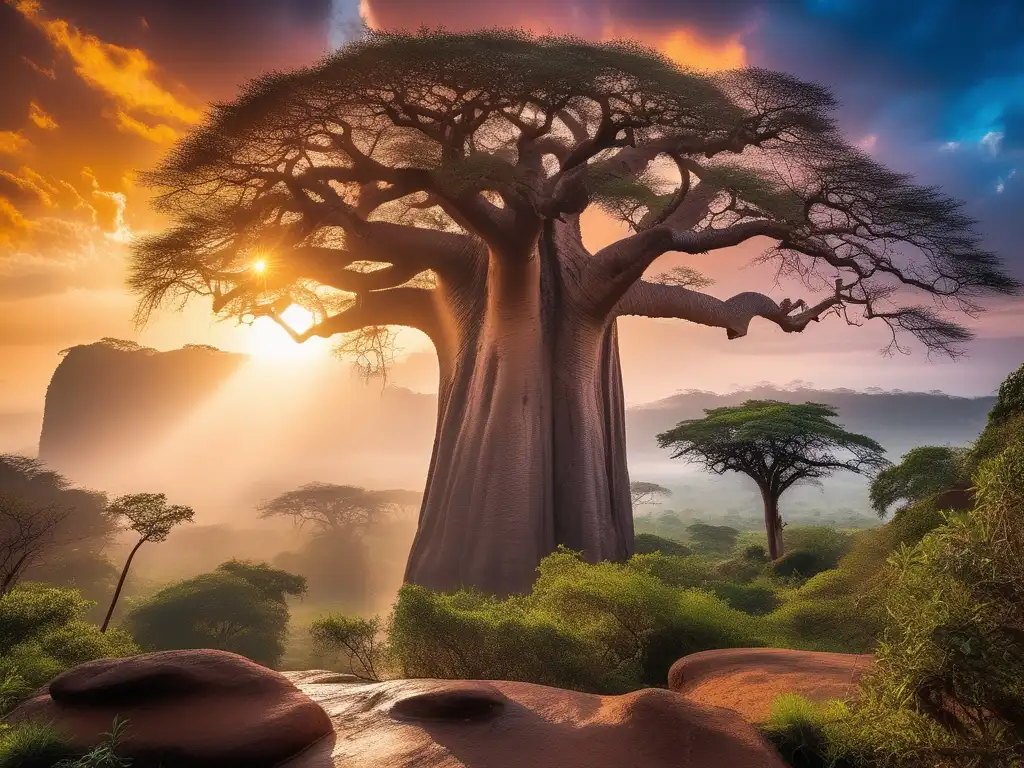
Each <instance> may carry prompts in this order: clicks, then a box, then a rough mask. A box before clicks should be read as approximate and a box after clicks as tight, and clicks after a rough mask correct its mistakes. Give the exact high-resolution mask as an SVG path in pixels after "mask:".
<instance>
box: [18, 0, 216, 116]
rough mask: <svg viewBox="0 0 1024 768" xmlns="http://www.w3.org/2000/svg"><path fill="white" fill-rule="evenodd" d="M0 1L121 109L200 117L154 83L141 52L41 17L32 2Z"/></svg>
mask: <svg viewBox="0 0 1024 768" xmlns="http://www.w3.org/2000/svg"><path fill="white" fill-rule="evenodd" d="M6 2H7V3H8V4H9V5H11V6H13V7H14V9H15V10H17V11H18V12H19V13H21V15H22V16H24V17H25V18H26V19H28V21H30V22H31V23H32V24H33V25H34V26H35V27H36V28H37V29H39V30H40V31H41V32H42V33H43V34H44V35H46V38H47V39H48V40H49V41H50V44H51V45H52V46H53V47H54V48H55V49H56V50H58V51H62V52H63V53H65V54H67V55H68V56H69V57H70V58H71V60H72V61H73V62H74V66H75V73H76V74H77V75H78V76H79V77H81V78H82V80H84V81H85V82H86V83H87V84H88V85H90V86H91V87H93V88H95V89H96V90H98V91H100V92H102V93H104V94H106V95H107V96H108V97H109V98H111V99H112V100H113V101H114V102H116V103H117V104H118V106H119V108H120V109H121V110H122V111H131V112H137V113H142V114H146V115H150V116H152V117H156V118H161V119H165V120H173V121H176V122H179V123H184V124H186V125H188V124H192V123H196V122H198V121H199V120H200V119H201V117H202V113H201V112H199V111H198V110H196V109H194V108H192V107H190V106H188V105H187V104H185V103H183V102H182V101H180V100H179V99H178V98H177V97H176V96H175V95H174V94H173V93H171V92H170V91H169V90H167V89H166V88H164V87H163V86H162V85H160V83H159V82H158V81H157V67H156V65H155V64H154V63H153V62H152V61H151V60H150V59H149V57H148V56H147V55H146V54H145V52H144V51H141V50H139V49H138V48H124V47H122V46H119V45H114V44H112V43H107V42H104V41H103V40H100V39H99V38H98V37H96V36H95V35H91V34H89V33H87V32H83V31H81V30H79V29H78V28H77V27H75V26H73V25H72V24H69V23H68V22H67V21H64V20H62V19H49V18H46V17H45V16H44V15H43V11H42V6H41V5H40V4H39V3H38V2H36V0H6ZM136 121H137V122H140V123H141V121H138V120H137V119H136Z"/></svg>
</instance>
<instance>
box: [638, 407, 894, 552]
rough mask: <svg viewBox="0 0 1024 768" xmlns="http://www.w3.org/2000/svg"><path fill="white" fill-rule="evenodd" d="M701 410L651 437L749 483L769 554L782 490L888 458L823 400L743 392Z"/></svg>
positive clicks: (869, 470) (879, 465)
mask: <svg viewBox="0 0 1024 768" xmlns="http://www.w3.org/2000/svg"><path fill="white" fill-rule="evenodd" d="M704 414H705V416H704V418H703V419H689V420H687V421H681V422H679V423H678V424H676V426H675V427H673V428H672V429H670V430H668V431H667V432H662V433H661V434H660V435H658V445H659V446H660V447H662V448H670V449H671V450H672V458H673V459H686V460H687V461H691V462H694V463H697V464H701V465H703V467H704V469H706V470H707V471H708V472H714V473H715V474H717V475H724V474H725V473H726V472H739V473H741V474H744V475H746V476H747V477H749V478H750V479H751V480H753V481H754V482H755V483H756V484H757V488H758V490H759V491H760V492H761V498H762V499H763V501H764V525H765V531H766V532H767V534H768V554H769V556H770V557H771V559H772V560H775V559H776V558H778V557H779V556H780V555H781V554H782V550H783V547H782V516H781V515H780V514H779V499H780V498H781V496H782V494H784V493H785V492H786V491H788V490H789V489H790V488H792V487H793V486H794V485H796V484H797V483H807V482H815V481H817V480H819V479H820V478H823V477H828V476H829V475H832V474H834V473H835V472H838V471H840V470H846V471H847V472H856V473H857V474H861V475H869V474H874V473H875V472H877V471H879V470H884V469H885V468H886V467H888V466H889V462H888V460H886V458H885V450H884V449H883V448H882V446H880V445H879V444H878V443H876V442H875V441H874V440H872V439H871V438H870V437H865V436H864V435H858V434H856V433H854V432H847V431H846V430H845V429H843V428H842V426H840V425H839V424H836V423H835V422H833V421H832V419H833V418H835V417H836V415H837V411H836V409H835V408H834V407H832V406H831V405H822V404H820V403H782V402H779V401H777V400H747V401H746V402H745V403H743V405H736V406H725V407H722V408H705V409H704ZM690 528H691V530H692V529H693V528H694V526H690Z"/></svg>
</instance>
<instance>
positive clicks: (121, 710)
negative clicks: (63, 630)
mask: <svg viewBox="0 0 1024 768" xmlns="http://www.w3.org/2000/svg"><path fill="white" fill-rule="evenodd" d="M115 716H119V717H121V718H122V719H126V720H128V728H127V730H126V731H125V733H124V737H123V740H122V742H121V743H122V746H121V748H120V749H119V750H118V754H120V755H122V756H125V757H130V758H134V759H135V760H136V761H137V764H139V765H149V764H152V765H156V764H157V762H160V763H162V765H163V766H164V768H176V767H177V766H188V768H206V767H207V766H208V767H209V768H235V767H236V766H237V767H238V768H242V767H243V766H244V767H245V768H262V767H263V766H266V768H270V767H271V766H274V765H277V764H279V763H280V762H281V761H282V760H286V759H287V758H290V757H292V756H294V755H296V754H297V753H299V752H301V751H302V750H303V749H306V748H307V747H308V746H310V745H311V744H313V743H314V742H316V741H317V740H319V739H322V738H323V737H324V736H327V735H329V734H330V733H331V732H332V726H331V721H330V719H329V718H328V717H327V715H326V713H325V712H324V711H323V709H321V708H320V707H319V706H317V704H315V703H314V702H313V701H312V700H311V699H310V698H309V697H308V696H306V695H305V694H303V693H302V692H301V691H300V690H299V689H298V688H296V687H295V685H293V684H292V683H291V682H290V681H289V680H288V679H287V678H286V677H284V676H283V675H281V674H280V673H278V672H274V671H272V670H269V669H266V668H264V667H261V666H259V665H258V664H255V663H253V662H251V661H249V660H248V659H246V658H243V657H242V656H237V655H235V654H233V653H227V652H225V651H213V650H196V651H163V652H159V653H148V654H143V655H141V656H135V657H133V658H128V659H101V660H98V661H92V662H88V663H86V664H82V665H80V666H78V667H75V668H74V669H71V670H69V671H68V672H65V673H64V674H62V675H60V676H59V677H57V678H55V679H54V680H53V681H52V682H51V683H50V685H49V689H48V693H45V694H43V695H40V696H36V697H35V698H33V699H30V700H29V701H27V702H25V703H24V704H22V705H21V706H20V707H18V709H17V710H15V712H14V713H13V714H12V715H11V719H12V720H20V719H41V720H50V721H53V722H54V723H56V725H57V727H58V728H59V729H60V730H61V731H63V732H64V733H65V734H66V736H67V737H68V738H69V740H70V741H71V743H73V744H75V745H77V746H82V747H86V748H88V747H91V746H93V745H94V744H96V743H97V742H99V741H101V740H102V734H104V733H105V732H107V731H109V730H110V727H111V724H112V722H113V720H114V717H115Z"/></svg>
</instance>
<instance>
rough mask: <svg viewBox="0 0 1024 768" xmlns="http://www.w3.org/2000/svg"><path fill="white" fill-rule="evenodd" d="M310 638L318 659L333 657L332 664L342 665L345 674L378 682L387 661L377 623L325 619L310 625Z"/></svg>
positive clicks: (359, 619)
mask: <svg viewBox="0 0 1024 768" xmlns="http://www.w3.org/2000/svg"><path fill="white" fill-rule="evenodd" d="M309 634H310V639H311V640H312V642H313V647H314V649H315V652H316V654H317V656H318V657H320V658H324V657H327V656H333V657H334V659H333V660H332V661H333V663H334V664H338V663H341V664H343V665H344V669H345V671H346V672H349V673H351V674H354V675H357V676H358V677H362V678H364V679H366V680H380V679H381V674H382V672H383V671H384V665H385V664H386V663H387V661H386V652H385V648H384V645H383V643H382V642H381V622H380V619H377V618H374V619H362V618H356V617H351V616H325V617H322V618H319V619H317V620H316V621H314V622H313V623H312V624H311V625H310V628H309Z"/></svg>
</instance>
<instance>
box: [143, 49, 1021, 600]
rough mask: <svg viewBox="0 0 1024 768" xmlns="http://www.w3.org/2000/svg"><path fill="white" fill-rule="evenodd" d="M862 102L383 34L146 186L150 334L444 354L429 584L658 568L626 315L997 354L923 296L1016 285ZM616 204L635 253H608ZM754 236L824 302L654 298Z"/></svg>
mask: <svg viewBox="0 0 1024 768" xmlns="http://www.w3.org/2000/svg"><path fill="white" fill-rule="evenodd" d="M834 106H835V102H834V100H833V97H832V96H831V95H830V94H829V92H828V91H827V90H826V89H825V88H822V87H819V86H816V85H810V84H806V83H802V82H800V81H798V80H796V79H794V78H793V77H790V76H788V75H784V74H778V73H774V72H769V71H765V70H762V69H742V70H737V71H732V72H726V73H719V74H706V73H699V72H694V71H689V70H685V69H682V68H680V67H679V66H677V65H676V64H674V63H672V62H671V61H669V60H668V59H666V58H665V57H663V56H661V55H660V54H657V53H655V52H653V51H650V50H648V49H646V48H643V47H640V46H638V45H636V44H633V43H622V42H612V43H603V44H590V43H586V42H584V41H581V40H578V39H574V38H566V37H539V38H538V37H532V36H530V35H528V34H525V33H520V32H508V31H489V32H478V33H469V34H454V33H447V32H435V31H423V32H420V33H417V34H413V35H407V34H399V33H389V32H369V33H368V34H367V35H366V36H365V37H364V38H363V39H361V40H358V41H355V42H353V43H351V44H349V45H348V46H346V47H345V48H343V49H342V50H340V51H338V52H337V53H335V54H333V55H331V56H329V57H328V58H326V59H324V60H323V61H322V62H320V63H319V64H317V65H316V66H313V67H310V68H305V69H300V70H297V71H294V72H289V73H274V74H269V75H266V76H263V77H261V78H259V79H257V80H256V81H254V82H252V83H250V84H249V85H247V86H245V87H244V88H243V89H242V92H241V94H240V95H239V97H238V98H237V99H236V100H235V101H233V102H231V103H228V104H219V105H215V106H214V107H213V108H212V110H211V112H210V114H209V116H208V118H207V119H206V121H205V123H204V124H203V125H202V126H201V127H199V128H198V129H196V130H195V131H193V132H192V133H191V134H190V135H189V136H187V137H186V138H184V139H183V140H182V141H180V142H179V143H178V144H177V145H176V146H175V148H174V149H173V150H172V151H171V152H170V153H169V155H168V156H167V157H166V158H165V160H164V161H163V163H162V164H161V165H160V166H159V167H158V168H157V169H156V170H155V171H153V172H151V173H149V174H148V175H146V177H145V181H146V182H147V183H148V184H149V185H150V186H151V187H152V188H154V189H155V192H156V194H155V198H154V199H155V205H156V207H157V208H158V209H159V210H160V211H161V212H163V213H164V214H166V215H167V216H168V217H169V218H170V219H171V220H172V221H173V225H172V226H171V227H170V228H169V229H167V230H166V231H165V232H163V233H161V234H158V235H155V236H152V237H148V238H143V239H141V240H140V241H139V242H138V243H137V244H136V245H135V249H134V255H133V263H132V268H131V275H130V285H131V287H132V289H133V290H134V291H135V292H137V293H138V294H139V295H140V304H139V320H140V321H145V319H146V318H147V317H148V316H149V314H150V313H151V311H152V310H153V309H154V308H156V307H157V306H159V305H161V304H162V303H164V302H165V301H166V300H171V301H173V302H175V303H181V302H184V301H186V300H187V299H188V298H189V297H190V296H205V297H209V298H211V299H212V304H213V310H214V312H217V313H220V314H222V315H225V316H235V317H237V318H239V319H241V320H243V321H251V320H253V319H255V318H257V317H261V316H266V317H270V318H273V319H274V320H276V321H277V322H279V323H280V324H281V325H282V327H283V328H285V330H287V331H288V332H289V333H290V334H291V335H292V337H293V338H294V339H295V340H296V341H298V342H301V341H304V340H306V339H309V338H312V337H331V336H335V335H338V334H349V333H353V332H363V331H365V332H366V333H369V334H370V335H371V336H373V335H374V334H378V335H379V334H380V332H381V328H384V327H388V326H408V327H411V328H416V329H419V330H420V331H422V332H423V333H425V334H426V335H427V336H428V337H429V338H430V339H431V340H432V342H433V344H434V347H435V349H436V351H437V355H438V360H439V367H440V382H439V398H438V417H437V432H436V437H435V441H434V446H433V452H432V456H431V460H430V468H429V472H428V478H427V483H426V489H425V494H424V499H423V504H422V508H421V512H420V520H419V527H418V532H417V535H416V539H415V542H414V544H413V547H412V551H411V553H410V557H409V563H408V569H407V573H406V577H407V579H408V580H409V581H411V582H415V583H417V584H421V585H424V586H427V587H432V588H435V589H454V588H457V587H459V586H464V585H465V586H473V587H477V588H480V589H483V590H485V591H488V592H496V593H508V592H517V591H525V590H528V589H529V588H530V585H531V584H532V582H533V579H534V576H535V568H536V566H537V563H538V562H539V561H540V559H541V558H542V557H543V556H544V555H546V554H548V553H549V552H551V551H553V550H554V549H555V548H556V546H557V545H559V544H563V545H566V546H568V547H570V548H572V549H573V550H577V551H581V552H582V553H583V555H584V557H585V558H586V559H587V560H590V561H598V560H604V559H611V560H620V559H623V558H626V557H627V556H629V555H630V553H631V552H632V542H633V529H632V525H633V524H632V510H631V508H630V496H629V477H628V473H627V470H626V453H625V428H624V405H623V395H622V379H621V371H620V362H619V352H618V341H617V333H616V319H617V318H618V317H620V316H623V315H642V316H647V317H665V318H679V319H682V320H687V321H690V322H694V323H700V324H703V325H708V326H714V327H718V328H722V329H724V330H725V331H726V335H727V337H728V338H729V339H736V338H739V337H742V336H745V335H746V333H747V330H748V326H749V324H750V321H751V320H752V319H753V318H755V317H761V318H764V319H765V320H767V321H768V322H770V323H773V324H775V325H776V326H778V327H779V328H781V329H782V330H783V331H785V332H787V333H791V332H799V331H803V330H804V329H805V328H806V327H807V325H808V324H809V323H811V322H812V321H818V320H819V319H821V318H822V316H823V315H825V314H826V313H829V312H835V313H837V314H839V315H840V316H842V317H846V318H847V319H848V320H849V321H850V322H856V319H855V317H854V315H855V313H856V312H857V311H858V310H859V311H860V312H861V314H863V316H864V317H866V318H873V319H877V320H879V321H880V322H883V323H887V324H888V325H889V327H890V328H891V329H892V330H893V333H894V344H895V343H896V340H897V339H898V336H896V334H897V332H901V331H905V332H908V333H909V334H911V335H913V336H916V337H917V338H918V339H920V340H921V341H923V342H924V343H925V345H927V346H928V347H929V348H930V349H933V350H939V351H949V352H953V351H955V345H956V343H957V342H962V341H964V340H966V339H968V338H969V336H970V334H969V333H968V332H967V331H966V330H964V329H963V328H962V327H960V326H959V325H957V324H956V323H954V322H952V321H951V320H949V319H948V318H947V317H945V316H944V315H943V314H941V313H940V312H939V311H937V310H936V309H933V308H931V307H927V306H924V307H922V306H913V305H906V304H905V299H906V296H905V294H906V293H908V292H912V291H918V292H921V293H924V294H926V295H928V296H930V297H940V298H941V300H942V301H944V302H945V306H948V307H950V308H952V309H960V310H968V311H973V310H975V309H977V306H976V304H975V303H974V300H975V298H976V297H978V296H979V295H984V294H987V293H993V292H996V293H1009V292H1013V291H1014V290H1016V289H1017V287H1018V286H1017V284H1016V283H1015V282H1014V281H1013V280H1012V279H1011V278H1009V277H1007V276H1006V275H1005V274H1004V273H1003V272H1002V271H1001V270H1000V267H999V263H998V260H997V259H996V257H995V256H994V255H992V254H991V253H989V252H987V251H986V250H984V249H983V248H982V247H981V246H980V244H979V238H978V237H977V236H976V234H975V233H974V232H973V231H972V228H971V227H972V222H971V221H970V220H969V219H968V218H967V217H966V216H965V215H964V214H963V213H962V212H961V210H960V207H959V206H958V204H957V203H955V202H953V201H951V200H949V199H947V198H945V197H943V196H942V195H941V194H940V193H939V192H937V191H936V190H934V189H931V188H922V187H919V186H915V185H914V184H913V183H912V180H911V179H909V178H908V177H907V176H904V175H901V174H898V173H894V172H892V171H889V170H887V169H885V168H883V167H882V166H880V165H878V164H877V163H875V162H874V161H873V160H872V159H871V158H870V157H869V156H867V155H866V154H864V153H863V152H861V151H859V150H857V149H856V148H854V147H852V146H849V145H847V144H846V143H844V141H843V139H842V138H841V136H840V135H839V132H838V130H837V129H836V126H835V123H834V120H833V117H832V116H831V112H832V110H833V108H834ZM595 206H596V207H600V208H603V209H604V210H605V211H606V212H608V213H609V214H611V215H612V216H614V217H616V218H618V219H620V220H621V221H623V222H624V223H625V224H627V225H628V226H629V227H630V229H631V230H632V231H631V233H630V234H628V235H627V236H625V237H623V238H622V239H620V240H619V241H617V242H614V243H612V244H610V245H608V246H607V247H604V248H601V249H599V250H594V251H591V250H588V248H587V247H586V246H585V245H584V240H583V236H582V231H581V224H580V221H581V214H583V213H584V211H586V210H587V209H588V208H591V207H595ZM755 238H761V239H759V240H758V241H757V242H759V243H763V244H765V245H766V246H767V247H768V250H767V252H766V257H767V258H769V259H772V260H774V261H775V262H776V263H777V264H778V266H779V268H780V269H781V270H782V271H784V272H787V273H791V274H794V275H796V276H798V277H801V278H803V279H804V280H805V281H806V282H807V284H808V285H809V286H810V287H811V288H813V289H817V290H819V291H820V290H823V289H824V290H825V294H824V295H822V296H820V297H819V300H817V301H815V302H813V303H808V302H805V301H803V300H798V301H793V300H790V299H788V298H787V299H784V300H782V301H781V302H777V301H775V300H774V299H772V298H770V297H769V296H767V295H765V294H763V293H756V292H747V293H740V294H738V295H736V296H733V297H731V298H727V299H724V300H723V299H719V298H716V297H714V296H711V295H709V294H706V293H703V292H700V291H698V290H695V286H696V284H695V283H694V282H693V280H692V278H687V276H686V274H685V271H684V274H683V275H682V279H680V275H679V274H676V275H673V276H670V279H669V280H668V281H666V282H658V281H656V280H645V279H644V278H643V276H644V274H645V272H647V270H648V268H649V267H651V265H652V264H653V263H654V262H655V261H656V260H657V259H658V258H659V257H660V256H662V255H663V254H666V253H671V252H675V253H683V254H695V255H697V254H706V253H710V252H713V251H716V250H719V249H723V248H729V247H732V246H736V245H739V244H741V243H744V242H747V241H750V240H753V239H755ZM254 267H255V268H254ZM904 289H906V290H904ZM292 304H298V305H301V306H303V307H306V308H307V309H309V311H310V312H312V313H313V315H314V319H315V322H314V323H313V324H312V325H311V327H309V328H308V329H307V330H305V331H302V332H297V331H296V330H295V329H293V328H291V327H290V326H289V325H288V323H287V322H286V321H285V320H284V318H283V317H282V313H283V311H284V310H285V309H286V308H287V307H289V306H290V305H292ZM371 346H372V345H371Z"/></svg>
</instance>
